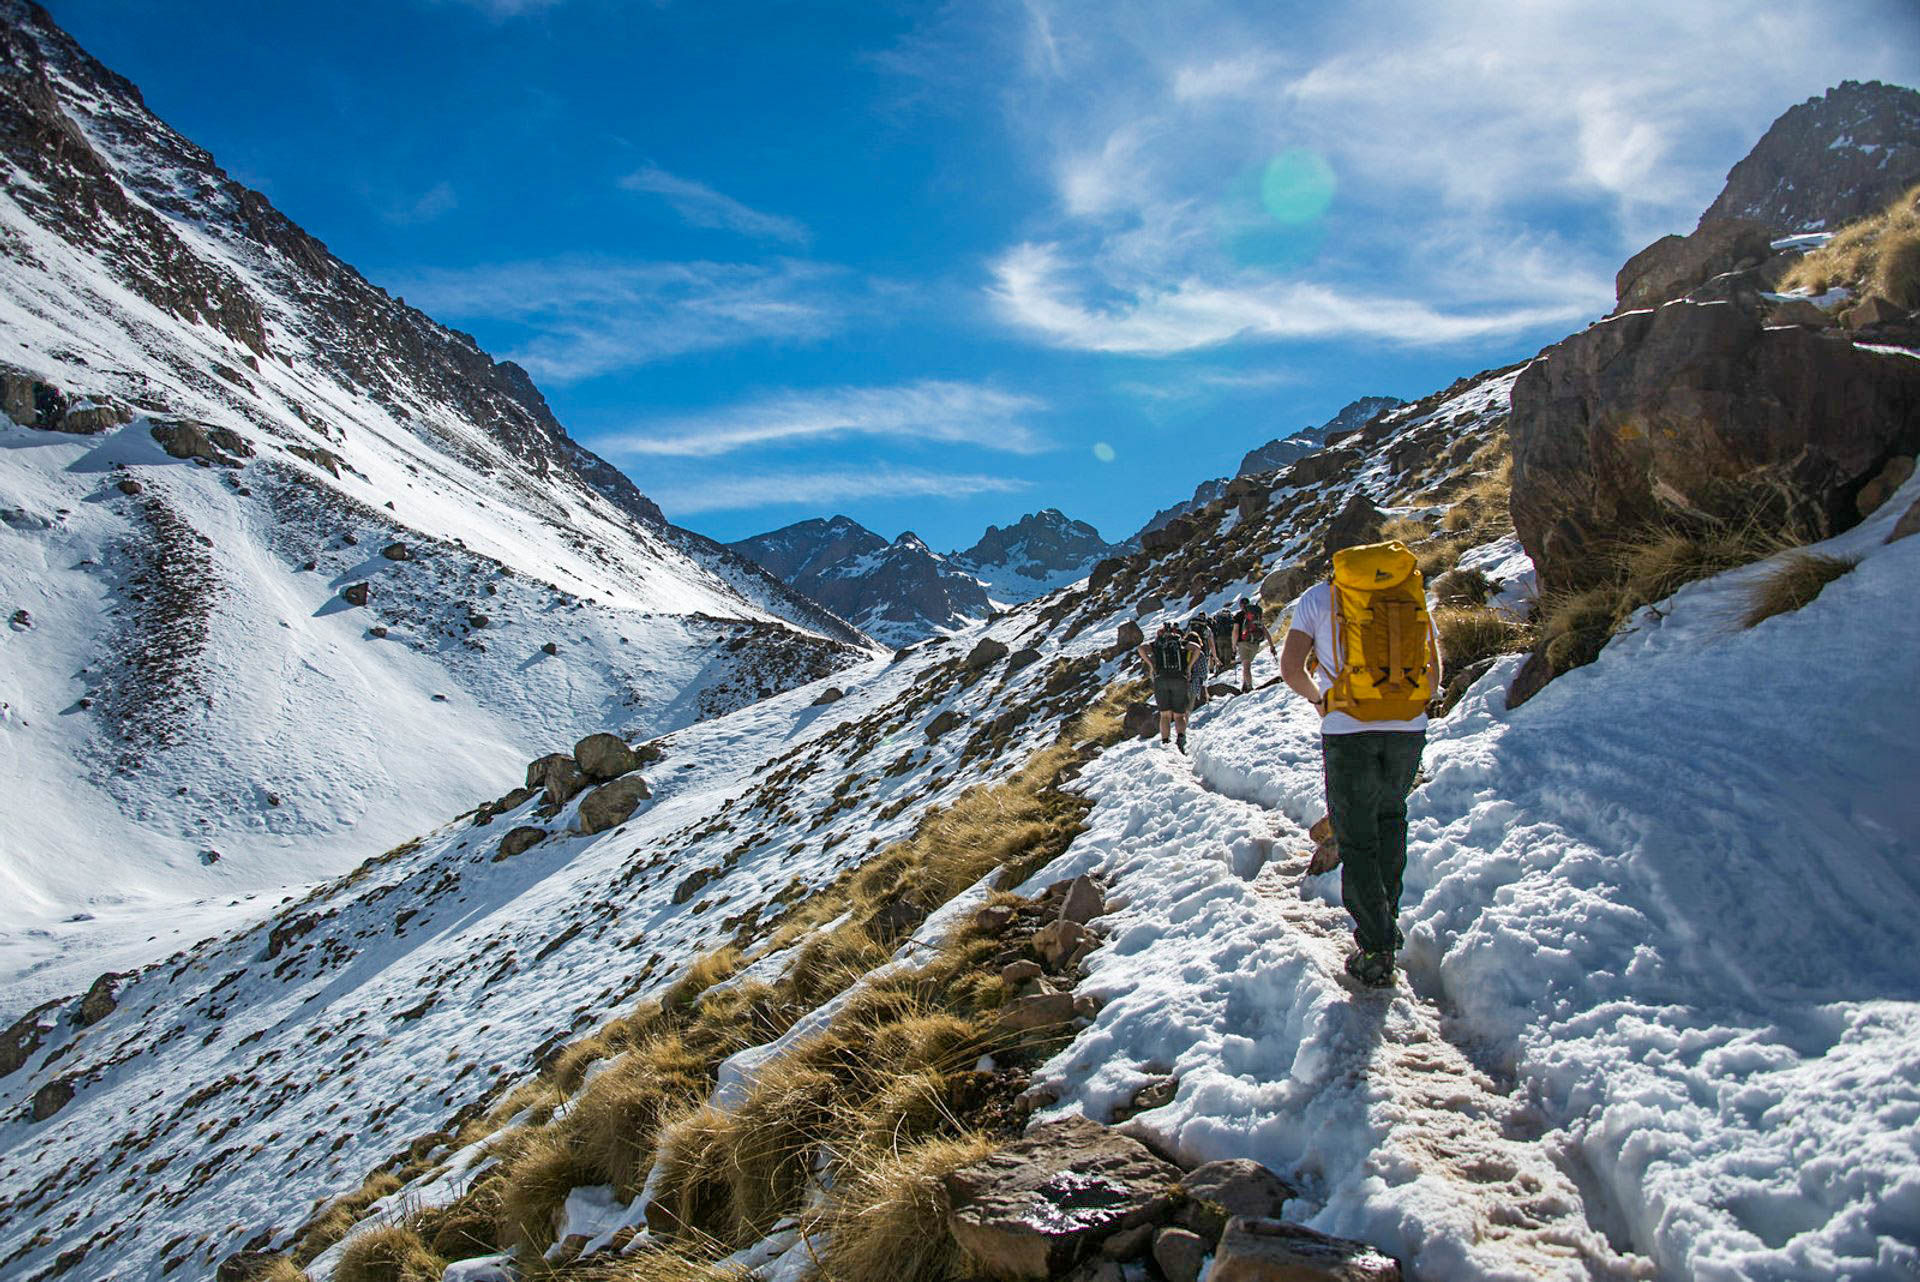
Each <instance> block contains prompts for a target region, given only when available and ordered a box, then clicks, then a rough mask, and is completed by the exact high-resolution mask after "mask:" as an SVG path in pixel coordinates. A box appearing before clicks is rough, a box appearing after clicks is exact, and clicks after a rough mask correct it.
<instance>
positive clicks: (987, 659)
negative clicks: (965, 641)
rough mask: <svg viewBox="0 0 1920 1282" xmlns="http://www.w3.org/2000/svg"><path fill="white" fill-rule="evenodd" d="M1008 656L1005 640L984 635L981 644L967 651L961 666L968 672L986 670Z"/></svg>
mask: <svg viewBox="0 0 1920 1282" xmlns="http://www.w3.org/2000/svg"><path fill="white" fill-rule="evenodd" d="M1006 657H1007V647H1006V644H1005V643H1004V642H1000V641H995V640H994V639H993V638H992V637H982V638H980V642H979V644H977V645H975V646H974V647H973V649H972V650H970V651H968V652H967V657H966V658H965V659H963V660H962V661H961V664H960V666H961V667H963V668H965V669H966V670H967V671H968V672H985V671H986V670H987V669H988V668H990V667H992V666H993V665H994V664H996V663H998V662H1000V660H1002V659H1004V658H1006Z"/></svg>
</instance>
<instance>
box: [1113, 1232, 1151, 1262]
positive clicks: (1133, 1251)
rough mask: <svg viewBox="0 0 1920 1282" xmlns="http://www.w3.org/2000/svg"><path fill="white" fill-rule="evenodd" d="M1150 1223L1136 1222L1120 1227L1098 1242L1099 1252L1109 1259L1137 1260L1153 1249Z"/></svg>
mask: <svg viewBox="0 0 1920 1282" xmlns="http://www.w3.org/2000/svg"><path fill="white" fill-rule="evenodd" d="M1154 1229H1155V1226H1154V1225H1152V1224H1136V1225H1134V1226H1133V1227H1132V1228H1130V1229H1121V1230H1120V1231H1119V1232H1118V1233H1115V1234H1114V1235H1113V1236H1112V1237H1109V1238H1108V1239H1107V1240H1106V1241H1104V1242H1102V1243H1101V1244H1100V1254H1101V1256H1103V1257H1104V1258H1106V1259H1109V1260H1137V1259H1139V1258H1141V1257H1142V1256H1144V1255H1146V1254H1147V1252H1149V1251H1151V1250H1152V1249H1153V1234H1154Z"/></svg>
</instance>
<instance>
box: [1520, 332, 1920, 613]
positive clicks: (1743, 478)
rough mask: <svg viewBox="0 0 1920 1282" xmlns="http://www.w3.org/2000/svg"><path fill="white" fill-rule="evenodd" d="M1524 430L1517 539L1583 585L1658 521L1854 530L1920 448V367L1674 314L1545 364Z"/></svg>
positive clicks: (1529, 384)
mask: <svg viewBox="0 0 1920 1282" xmlns="http://www.w3.org/2000/svg"><path fill="white" fill-rule="evenodd" d="M1510 430H1511V432H1512V438H1513V502H1512V511H1513V521H1514V527H1515V529H1516V530H1517V531H1518V533H1519V536H1520V541H1521V543H1522V544H1523V545H1524V546H1525V547H1526V549H1527V551H1528V552H1529V553H1530V554H1531V555H1532V557H1533V560H1534V564H1535V566H1537V567H1538V569H1539V572H1540V583H1541V587H1542V589H1543V590H1545V591H1557V590H1560V589H1564V588H1577V587H1579V586H1582V584H1584V583H1586V582H1590V581H1592V580H1593V578H1594V577H1596V574H1597V573H1598V571H1599V569H1600V565H1599V562H1600V560H1601V554H1602V551H1603V549H1604V548H1605V546H1606V544H1607V543H1608V542H1609V540H1611V539H1614V538H1617V537H1619V536H1621V535H1622V534H1627V533H1631V532H1633V531H1635V530H1637V529H1639V528H1640V527H1643V526H1645V525H1647V524H1649V523H1651V522H1656V521H1671V520H1680V521H1692V522H1699V521H1703V520H1706V521H1730V522H1733V523H1736V524H1740V523H1745V522H1747V521H1751V520H1755V519H1759V520H1762V521H1764V522H1765V523H1767V524H1769V525H1772V526H1774V527H1775V528H1778V529H1782V530H1788V531H1790V532H1792V533H1794V534H1796V535H1797V536H1799V537H1802V538H1823V537H1826V536H1828V535H1831V534H1833V533H1835V532H1836V531H1838V530H1842V529H1845V528H1847V527H1848V526H1850V525H1852V524H1853V523H1854V521H1855V520H1857V519H1858V515H1857V512H1856V511H1855V508H1854V497H1855V495H1856V494H1857V493H1858V492H1859V490H1860V489H1861V487H1862V486H1863V485H1865V484H1866V483H1867V481H1868V480H1869V479H1871V478H1872V477H1873V476H1874V475H1875V474H1876V473H1877V472H1879V470H1880V469H1881V468H1882V467H1883V466H1884V465H1885V463H1886V461H1887V459H1888V458H1890V457H1892V456H1894V455H1896V454H1911V453H1913V452H1914V450H1915V449H1916V447H1920V362H1916V361H1914V360H1912V359H1911V358H1910V357H1906V356H1887V355H1883V354H1880V353H1877V352H1872V351H1868V350H1865V349H1863V348H1859V347H1856V346H1854V345H1853V344H1852V343H1851V342H1849V341H1847V340H1846V339H1845V338H1843V337H1840V336H1838V335H1831V334H1822V333H1816V332H1813V331H1811V330H1805V329H1794V328H1777V329H1766V328H1764V327H1763V326H1762V325H1761V323H1760V320H1759V318H1758V317H1757V316H1756V315H1754V314H1753V313H1751V312H1749V311H1746V310H1744V309H1742V308H1739V307H1736V306H1732V305H1728V304H1698V303H1691V302H1676V303H1671V304H1668V305H1667V306H1664V307H1661V308H1659V309H1658V310H1656V311H1652V312H1634V313H1630V314H1627V315H1624V316H1616V317H1613V318H1612V319H1610V320H1606V321H1603V322H1601V323H1600V324H1598V325H1595V326H1593V327H1592V328H1590V329H1587V330H1584V331H1582V332H1581V333H1578V334H1575V335H1573V336H1572V337H1571V338H1568V339H1565V340H1564V341H1562V342H1560V343H1557V344H1555V345H1554V346H1553V347H1550V348H1548V349H1547V350H1546V351H1545V352H1543V353H1541V356H1540V358H1539V359H1537V360H1536V361H1534V363H1533V364H1532V365H1530V366H1528V368H1527V369H1526V370H1525V371H1523V372H1522V373H1521V375H1520V378H1519V380H1518V382H1516V383H1515V385H1514V389H1513V416H1512V420H1511V426H1510Z"/></svg>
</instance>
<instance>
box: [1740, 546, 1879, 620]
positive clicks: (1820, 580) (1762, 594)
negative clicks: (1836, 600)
mask: <svg viewBox="0 0 1920 1282" xmlns="http://www.w3.org/2000/svg"><path fill="white" fill-rule="evenodd" d="M1858 564H1860V558H1859V557H1841V556H1826V555H1824V554H1822V553H1817V552H1801V553H1797V554H1795V555H1794V556H1790V557H1788V558H1787V559H1786V560H1784V561H1782V562H1781V563H1780V564H1779V565H1777V566H1775V567H1774V568H1773V569H1772V570H1771V571H1769V572H1768V573H1767V574H1766V576H1765V577H1764V578H1762V579H1761V580H1760V581H1759V582H1758V583H1756V584H1754V585H1753V590H1752V593H1751V595H1750V596H1749V597H1748V601H1747V612H1746V614H1744V615H1742V616H1741V619H1740V622H1741V623H1742V624H1743V625H1745V626H1746V627H1749V628H1752V627H1758V626H1759V625H1760V624H1762V623H1764V622H1766V621H1767V620H1768V619H1771V618H1772V617H1773V616H1774V615H1776V614H1788V613H1790V612H1792V611H1794V610H1798V609H1799V608H1801V607H1802V606H1804V605H1809V604H1811V603H1812V601H1813V599H1814V598H1815V597H1817V596H1819V595H1820V592H1821V590H1822V589H1823V588H1825V587H1826V586H1827V584H1829V583H1831V582H1833V581H1834V580H1835V579H1837V578H1839V577H1840V576H1841V575H1843V574H1845V573H1847V572H1848V571H1849V570H1851V569H1853V567H1854V566H1856V565H1858Z"/></svg>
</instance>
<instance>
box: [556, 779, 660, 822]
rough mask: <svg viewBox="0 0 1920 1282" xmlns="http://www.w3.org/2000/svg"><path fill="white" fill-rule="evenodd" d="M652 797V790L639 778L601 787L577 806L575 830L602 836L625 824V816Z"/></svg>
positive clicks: (618, 781)
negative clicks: (596, 833) (603, 833)
mask: <svg viewBox="0 0 1920 1282" xmlns="http://www.w3.org/2000/svg"><path fill="white" fill-rule="evenodd" d="M652 795H653V790H652V789H650V788H648V787H647V781H646V780H645V779H642V778H641V777H640V776H639V775H626V776H623V777H622V778H619V779H615V780H614V781H613V782H612V783H603V784H601V785H600V786H599V787H598V788H595V789H594V790H593V791H592V792H590V793H588V794H587V795H586V797H585V798H584V799H583V800H582V801H581V802H580V814H579V816H578V818H577V819H576V820H575V827H577V828H579V830H580V831H581V832H583V833H595V832H605V831H606V830H607V829H609V828H612V827H614V826H615V825H617V824H622V823H625V822H626V821H627V816H628V815H631V814H632V813H633V812H634V810H635V809H636V808H638V807H639V805H640V803H641V802H643V801H645V800H646V799H647V798H648V797H651V796H652Z"/></svg>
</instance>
